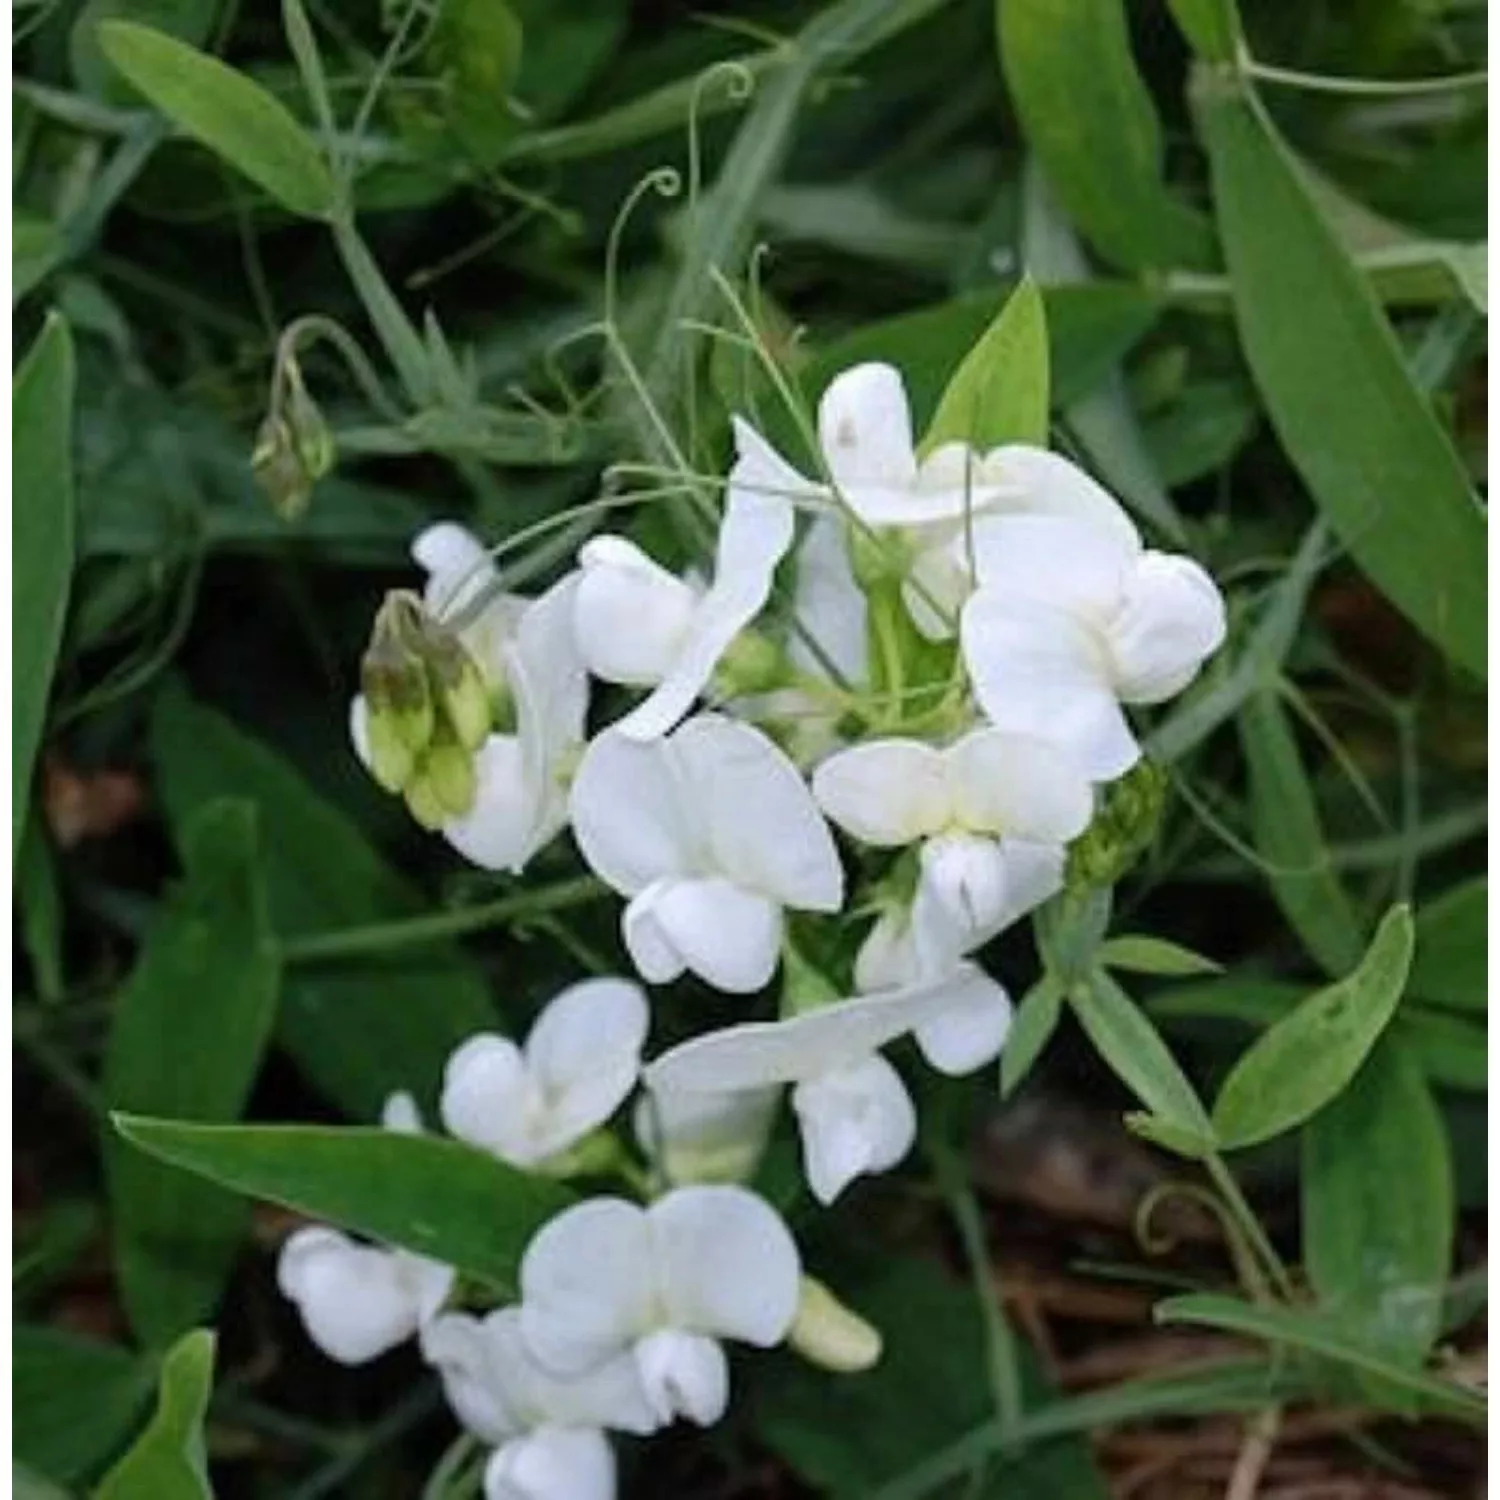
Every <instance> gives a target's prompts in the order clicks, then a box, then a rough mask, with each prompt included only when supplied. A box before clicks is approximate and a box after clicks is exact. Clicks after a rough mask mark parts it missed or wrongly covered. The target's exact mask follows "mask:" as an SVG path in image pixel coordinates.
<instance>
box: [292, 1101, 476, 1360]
mask: <svg viewBox="0 0 1500 1500" xmlns="http://www.w3.org/2000/svg"><path fill="white" fill-rule="evenodd" d="M382 1124H384V1126H385V1127H386V1129H387V1130H396V1131H399V1132H401V1133H403V1134H414V1133H416V1132H417V1131H419V1130H420V1129H421V1121H420V1120H419V1119H418V1117H417V1114H416V1106H415V1104H414V1103H413V1102H412V1099H411V1096H410V1095H409V1094H392V1095H391V1097H390V1098H389V1099H388V1100H387V1101H386V1106H385V1111H384V1113H383V1115H382ZM453 1282H454V1271H453V1268H452V1267H451V1266H444V1265H440V1264H439V1263H438V1262H437V1261H434V1260H428V1259H427V1258H426V1257H425V1256H421V1255H414V1254H412V1253H411V1251H409V1250H399V1249H387V1248H385V1247H384V1246H380V1245H367V1244H361V1243H360V1242H359V1241H357V1240H353V1239H350V1238H349V1236H348V1235H345V1234H341V1233H340V1232H339V1231H338V1230H336V1229H330V1228H328V1227H326V1226H324V1225H321V1224H310V1225H307V1226H306V1227H304V1228H302V1229H297V1230H294V1231H293V1232H292V1233H291V1234H290V1235H288V1236H287V1238H286V1240H285V1241H284V1242H283V1244H282V1246H281V1254H280V1256H279V1257H278V1258H277V1262H276V1284H277V1286H278V1287H279V1288H280V1289H281V1293H282V1295H283V1296H284V1297H286V1298H288V1299H289V1300H290V1301H291V1302H293V1303H294V1304H295V1305H296V1308H297V1311H298V1313H299V1314H300V1316H301V1318H302V1324H303V1327H304V1328H306V1330H307V1334H308V1337H309V1338H310V1339H312V1341H313V1343H315V1344H316V1345H317V1346H318V1348H320V1349H321V1350H322V1351H323V1352H324V1353H325V1354H326V1355H327V1356H328V1357H329V1358H330V1359H335V1360H337V1361H338V1362H339V1363H340V1364H342V1365H362V1364H367V1363H368V1362H369V1361H370V1360H372V1359H377V1358H378V1357H379V1356H380V1355H382V1354H384V1353H386V1352H387V1351H388V1350H390V1349H394V1348H395V1347H396V1345H397V1344H400V1343H404V1342H405V1341H406V1340H407V1339H409V1338H410V1337H411V1336H412V1335H413V1334H414V1333H416V1332H417V1331H418V1330H419V1329H420V1328H422V1327H423V1326H424V1325H425V1324H427V1323H428V1322H430V1321H431V1320H432V1319H433V1318H434V1317H435V1316H436V1315H437V1312H438V1309H439V1308H440V1307H442V1305H443V1303H444V1302H445V1301H446V1300H447V1297H448V1293H449V1292H450V1291H451V1290H452V1288H453Z"/></svg>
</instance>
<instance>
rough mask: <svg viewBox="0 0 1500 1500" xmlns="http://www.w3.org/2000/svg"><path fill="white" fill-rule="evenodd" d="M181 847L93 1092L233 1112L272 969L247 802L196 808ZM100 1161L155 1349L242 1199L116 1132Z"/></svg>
mask: <svg viewBox="0 0 1500 1500" xmlns="http://www.w3.org/2000/svg"><path fill="white" fill-rule="evenodd" d="M182 854H183V863H184V865H185V867H186V870H187V875H186V878H185V879H184V881H183V883H182V884H181V885H180V886H179V887H178V888H177V889H176V890H175V891H174V892H173V893H172V894H171V896H170V897H169V898H168V900H167V901H166V902H165V904H164V905H163V907H162V909H161V910H160V912H159V913H158V916H157V919H156V921H155V923H154V925H153V926H152V928H151V930H150V931H149V932H148V934H147V936H146V941H145V945H144V947H143V948H142V950H141V954H140V957H139V959H138V960H137V962H136V967H135V970H134V972H133V973H132V974H131V976H130V981H129V983H128V984H127V985H126V986H125V989H124V990H123V992H122V993H121V995H120V997H119V1000H118V1002H117V1004H116V1007H115V1015H114V1024H113V1026H112V1028H111V1031H110V1037H109V1046H108V1050H107V1052H106V1055H105V1062H104V1096H105V1098H106V1100H107V1101H108V1102H109V1104H110V1106H111V1107H112V1108H115V1109H126V1110H135V1111H151V1112H152V1113H156V1114H163V1115H170V1116H173V1117H174V1118H179V1119H188V1120H220V1121H222V1120H233V1119H235V1118H237V1117H238V1115H239V1113H240V1111H241V1110H242V1109H243V1108H244V1104H245V1101H246V1099H247V1098H248V1097H249V1093H250V1087H251V1085H252V1083H253V1082H254V1080H255V1075H256V1073H257V1071H258V1070H259V1066H260V1060H261V1056H262V1054H263V1053H264V1051H265V1046H266V1043H267V1042H268V1041H269V1040H270V1035H271V1026H272V1023H273V1021H274V1019H275V1013H276V991H277V982H278V979H279V976H280V963H279V961H278V958H277V953H276V946H275V943H274V940H273V938H272V936H271V927H270V919H269V917H268V915H267V912H266V898H265V889H264V885H263V881H262V877H261V850H260V839H259V836H258V832H257V827H256V818H255V807H254V805H253V804H252V803H249V802H244V801H230V800H228V799H225V800H222V801H216V802H211V803H209V804H207V805H206V806H205V807H203V808H202V809H200V810H199V811H198V812H196V813H195V814H194V815H193V817H192V818H191V819H190V820H189V822H188V823H187V825H186V827H185V829H184V834H183V850H182ZM105 1166H106V1169H107V1173H108V1179H109V1189H110V1202H111V1208H112V1211H113V1213H112V1217H113V1222H114V1231H115V1263H116V1267H117V1270H118V1273H119V1278H120V1290H121V1294H122V1296H123V1299H124V1302H125V1308H126V1311H127V1312H128V1313H129V1314H130V1321H131V1322H132V1324H134V1326H135V1330H136V1332H137V1333H138V1334H139V1335H140V1337H141V1339H142V1341H143V1342H145V1343H147V1344H152V1345H165V1344H167V1343H169V1342H171V1340H173V1339H175V1338H177V1337H178V1336H179V1335H180V1334H182V1333H183V1332H184V1331H185V1330H187V1329H189V1328H191V1327H192V1326H193V1325H194V1324H195V1323H197V1322H198V1321H199V1320H200V1319H202V1318H203V1317H205V1316H206V1315H207V1314H208V1313H209V1312H210V1311H211V1310H212V1309H213V1306H214V1303H215V1302H216V1300H217V1299H218V1296H219V1292H220V1289H221V1288H222V1286H223V1284H224V1279H225V1277H226V1276H227V1275H228V1273H229V1269H230V1266H231V1264H232V1262H233V1260H234V1256H235V1252H236V1250H237V1249H238V1247H239V1244H240V1242H241V1240H242V1239H243V1237H244V1234H245V1231H246V1229H247V1228H248V1226H249V1213H248V1206H247V1205H246V1204H245V1203H243V1202H242V1201H241V1200H240V1199H239V1198H237V1197H235V1196H233V1195H230V1194H225V1193H223V1192H221V1191H219V1190H218V1189H216V1188H214V1187H213V1186H212V1185H211V1184H208V1183H205V1182H203V1181H202V1180H201V1179H200V1178H197V1177H192V1176H190V1175H188V1174H187V1173H184V1172H181V1171H178V1170H177V1169H176V1168H174V1167H167V1166H164V1165H163V1164H162V1163H161V1162H159V1161H155V1160H152V1159H151V1158H150V1157H147V1156H143V1155H142V1154H141V1153H140V1152H139V1151H137V1150H135V1149H134V1148H133V1147H131V1146H128V1145H125V1144H124V1143H122V1142H120V1141H118V1140H110V1141H109V1142H108V1143H107V1149H106V1152H105Z"/></svg>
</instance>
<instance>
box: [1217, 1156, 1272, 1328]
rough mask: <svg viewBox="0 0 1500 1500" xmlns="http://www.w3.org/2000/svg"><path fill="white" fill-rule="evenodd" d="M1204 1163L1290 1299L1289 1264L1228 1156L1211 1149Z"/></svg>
mask: <svg viewBox="0 0 1500 1500" xmlns="http://www.w3.org/2000/svg"><path fill="white" fill-rule="evenodd" d="M1203 1165H1204V1167H1205V1168H1206V1169H1207V1171H1208V1175H1209V1176H1210V1177H1211V1178H1212V1179H1213V1184H1214V1186H1215V1187H1216V1188H1217V1189H1218V1190H1219V1196H1220V1197H1221V1198H1222V1199H1223V1200H1224V1207H1225V1208H1226V1209H1227V1210H1228V1212H1229V1214H1230V1216H1231V1217H1232V1218H1233V1219H1234V1222H1235V1223H1236V1224H1237V1225H1238V1226H1239V1229H1240V1232H1241V1233H1242V1234H1243V1235H1244V1237H1245V1242H1246V1243H1247V1244H1248V1245H1250V1246H1251V1247H1252V1248H1253V1249H1254V1251H1255V1253H1256V1254H1257V1255H1258V1256H1259V1257H1260V1259H1261V1262H1262V1264H1263V1265H1264V1266H1265V1269H1266V1272H1267V1274H1268V1275H1269V1276H1270V1278H1271V1282H1272V1284H1273V1285H1274V1286H1275V1288H1276V1291H1277V1293H1278V1295H1280V1296H1281V1297H1284V1298H1286V1299H1287V1300H1290V1299H1291V1297H1292V1278H1291V1276H1290V1274H1289V1273H1288V1272H1287V1268H1286V1265H1285V1264H1284V1262H1283V1261H1282V1259H1281V1257H1280V1256H1279V1255H1278V1254H1277V1253H1276V1247H1275V1246H1274V1245H1273V1244H1272V1243H1271V1240H1270V1237H1269V1236H1268V1235H1267V1234H1266V1231H1265V1229H1264V1228H1263V1227H1262V1226H1261V1222H1260V1220H1259V1218H1257V1217H1256V1213H1255V1210H1254V1209H1253V1208H1251V1207H1250V1204H1249V1203H1248V1202H1247V1201H1246V1198H1245V1195H1244V1194H1243V1193H1242V1192H1241V1191H1240V1185H1239V1183H1237V1182H1236V1181H1235V1180H1234V1176H1233V1174H1232V1173H1231V1172H1230V1170H1229V1168H1228V1167H1227V1166H1226V1165H1225V1162H1224V1158H1223V1157H1222V1156H1220V1155H1219V1153H1218V1152H1217V1151H1210V1152H1208V1154H1207V1155H1206V1156H1204V1158H1203Z"/></svg>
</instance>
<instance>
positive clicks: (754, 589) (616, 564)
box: [574, 445, 806, 740]
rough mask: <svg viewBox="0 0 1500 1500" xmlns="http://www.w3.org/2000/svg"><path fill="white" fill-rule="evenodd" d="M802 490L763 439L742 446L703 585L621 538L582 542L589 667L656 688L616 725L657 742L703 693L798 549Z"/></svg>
mask: <svg viewBox="0 0 1500 1500" xmlns="http://www.w3.org/2000/svg"><path fill="white" fill-rule="evenodd" d="M805 489H806V485H805V484H804V483H803V482H802V481H801V480H800V479H799V478H798V476H797V475H796V474H795V473H794V472H793V471H791V470H790V469H788V468H787V467H786V466H785V465H783V464H781V463H780V460H778V459H776V457H775V455H774V454H772V453H771V452H770V450H769V449H767V448H765V447H764V445H760V446H759V447H756V446H750V447H747V448H745V449H742V451H741V455H740V457H739V459H738V460H737V461H736V463H735V465H734V467H733V468H732V469H731V470H730V473H729V481H728V491H727V495H726V498H725V502H724V515H723V519H722V521H721V523H720V526H719V539H718V546H717V549H716V554H715V558H714V576H713V579H712V581H711V582H710V583H709V584H708V585H707V587H706V588H698V587H695V586H694V585H693V584H692V583H689V582H686V581H684V580H683V579H681V578H678V577H676V576H675V575H674V574H672V573H669V572H668V571H667V570H666V569H665V568H663V567H661V566H660V565H659V564H658V563H655V562H653V561H652V560H651V558H649V557H647V556H646V554H645V553H644V552H642V551H641V549H640V548H639V547H637V546H636V545H635V543H634V542H631V541H627V540H626V539H625V538H624V537H621V536H601V537H595V538H593V539H592V540H590V541H588V542H586V543H585V544H584V545H583V547H582V548H580V550H579V553H578V561H579V565H580V566H581V568H582V570H583V580H582V582H581V584H580V585H579V589H578V594H577V597H576V599H575V602H574V628H575V631H576V635H577V641H578V645H579V648H580V650H581V651H582V653H583V657H584V660H585V661H586V662H587V664H588V669H589V671H591V672H592V673H593V674H594V676H595V677H599V678H602V679H603V680H604V681H606V682H616V683H621V684H623V685H625V686H628V687H650V688H652V692H651V693H650V694H648V695H647V697H646V698H645V699H644V700H643V701H642V702H640V703H639V704H637V705H636V706H635V708H633V709H632V710H631V711H630V712H629V713H628V714H626V715H625V716H624V717H623V718H622V719H620V720H618V721H617V722H616V724H615V725H614V726H613V727H614V728H615V729H616V730H617V731H618V732H619V733H620V734H622V735H624V736H625V737H626V738H627V739H635V740H653V739H657V738H659V737H660V736H662V735H664V734H665V733H666V732H667V731H668V730H669V729H671V728H672V726H673V725H674V724H676V723H677V722H678V721H679V720H680V719H681V718H682V716H683V715H684V714H685V713H687V711H688V709H689V708H691V707H692V704H693V700H694V699H695V698H697V697H698V696H700V694H702V692H703V690H704V688H705V687H707V685H708V682H709V679H710V678H711V677H712V675H713V671H714V668H715V667H716V666H717V665H718V663H719V660H720V659H721V658H722V657H723V655H724V653H725V652H726V651H727V650H728V649H729V647H730V644H731V642H733V640H734V638H735V637H736V636H737V635H738V634H739V633H740V632H741V631H742V630H743V629H744V628H745V627H746V626H747V625H748V624H749V623H750V622H751V621H752V620H753V619H754V618H755V617H756V616H757V615H758V614H759V613H760V612H761V610H763V609H764V608H765V605H766V600H767V599H769V598H770V595H771V585H772V582H773V580H774V577H775V573H776V565H777V564H778V563H779V562H780V561H781V559H782V558H783V557H784V556H785V555H786V552H787V549H788V548H789V547H790V546H791V545H792V537H793V534H794V531H795V526H796V514H795V511H794V510H793V504H792V498H793V496H795V495H796V494H797V493H799V490H805Z"/></svg>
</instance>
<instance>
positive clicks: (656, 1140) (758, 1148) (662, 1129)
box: [634, 1087, 781, 1186]
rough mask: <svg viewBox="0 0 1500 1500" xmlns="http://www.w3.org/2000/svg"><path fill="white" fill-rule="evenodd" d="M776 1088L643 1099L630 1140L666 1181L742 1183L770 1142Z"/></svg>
mask: <svg viewBox="0 0 1500 1500" xmlns="http://www.w3.org/2000/svg"><path fill="white" fill-rule="evenodd" d="M780 1102H781V1090H780V1088H776V1087H773V1088H764V1089H739V1090H736V1091H734V1092H733V1093H723V1094H699V1093H691V1094H689V1093H680V1092H674V1091H668V1092H665V1093H660V1094H655V1093H645V1094H642V1096H641V1098H640V1100H639V1102H638V1103H637V1105H636V1107H635V1117H634V1128H635V1138H636V1140H637V1141H638V1142H640V1145H641V1149H642V1150H643V1151H645V1153H646V1154H647V1156H649V1157H650V1158H651V1160H652V1161H653V1162H655V1163H656V1165H657V1167H658V1168H659V1169H660V1170H661V1172H662V1174H663V1175H664V1176H665V1178H666V1180H667V1181H668V1182H670V1183H673V1184H675V1185H677V1186H681V1185H683V1184H686V1183H694V1182H697V1183H710V1182H730V1183H732V1182H744V1181H746V1180H747V1179H748V1178H750V1177H751V1176H753V1175H754V1172H755V1169H756V1167H757V1166H758V1165H759V1163H760V1159H761V1156H762V1154H763V1153H764V1151H765V1148H766V1142H767V1141H768V1140H769V1139H770V1135H771V1125H772V1123H773V1122H774V1120H775V1118H776V1109H777V1106H778V1105H779V1104H780Z"/></svg>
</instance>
